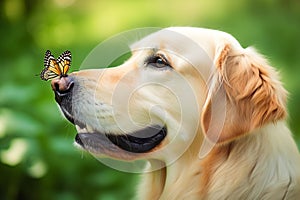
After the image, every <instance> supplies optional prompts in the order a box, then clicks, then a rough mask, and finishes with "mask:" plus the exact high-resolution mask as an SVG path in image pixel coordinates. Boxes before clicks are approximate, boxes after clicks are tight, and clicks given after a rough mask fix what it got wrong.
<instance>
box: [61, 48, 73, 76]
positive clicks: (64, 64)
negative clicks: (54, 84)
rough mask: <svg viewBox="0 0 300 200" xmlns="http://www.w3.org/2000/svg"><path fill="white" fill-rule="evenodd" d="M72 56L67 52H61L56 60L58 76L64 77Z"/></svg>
mask: <svg viewBox="0 0 300 200" xmlns="http://www.w3.org/2000/svg"><path fill="white" fill-rule="evenodd" d="M71 60H72V55H71V52H70V51H69V50H67V51H65V52H63V53H62V54H61V55H60V56H59V57H58V59H57V64H58V67H59V70H60V72H61V74H60V76H66V75H67V72H68V71H69V69H70V65H71Z"/></svg>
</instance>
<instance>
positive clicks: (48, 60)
mask: <svg viewBox="0 0 300 200" xmlns="http://www.w3.org/2000/svg"><path fill="white" fill-rule="evenodd" d="M71 60H72V55H71V52H70V51H69V50H67V51H65V52H63V53H62V54H60V56H58V58H57V59H55V58H54V56H53V55H52V53H51V51H49V50H47V51H46V53H45V58H44V69H43V70H42V72H41V74H40V77H41V79H42V80H45V81H47V80H51V79H54V78H57V77H65V76H68V75H67V72H68V71H69V68H70V65H71Z"/></svg>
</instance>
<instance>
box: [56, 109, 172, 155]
mask: <svg viewBox="0 0 300 200" xmlns="http://www.w3.org/2000/svg"><path fill="white" fill-rule="evenodd" d="M61 111H62V113H63V114H64V116H65V117H66V119H67V120H69V121H70V122H71V123H72V124H74V125H75V126H76V129H77V132H78V133H77V134H76V136H75V145H76V146H77V147H79V148H81V149H84V150H86V151H88V152H90V153H92V154H94V155H97V156H105V157H106V156H109V157H113V158H118V159H125V160H132V159H136V158H138V157H140V156H144V154H146V153H150V152H153V151H154V150H155V149H156V148H157V147H158V146H159V145H160V144H161V143H162V141H163V140H164V139H165V137H166V136H167V127H166V126H161V125H151V126H146V127H144V128H141V129H139V130H136V131H133V132H131V133H124V134H122V135H120V134H113V133H109V134H108V133H105V132H102V131H98V130H96V129H94V128H93V127H90V126H87V125H85V124H86V123H82V122H80V121H78V120H76V119H74V117H73V115H72V114H70V113H69V112H68V110H67V109H64V107H62V106H61Z"/></svg>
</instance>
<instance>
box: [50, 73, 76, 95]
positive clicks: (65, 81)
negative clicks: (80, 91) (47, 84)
mask: <svg viewBox="0 0 300 200" xmlns="http://www.w3.org/2000/svg"><path fill="white" fill-rule="evenodd" d="M73 86H74V81H73V79H72V78H71V77H69V76H66V77H61V78H60V79H54V80H52V81H51V87H52V90H53V91H54V92H55V93H56V94H58V95H64V94H66V93H69V92H70V91H71V90H72V88H73Z"/></svg>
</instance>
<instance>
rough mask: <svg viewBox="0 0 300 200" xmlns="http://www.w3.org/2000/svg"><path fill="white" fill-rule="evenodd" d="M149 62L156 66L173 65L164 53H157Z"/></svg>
mask: <svg viewBox="0 0 300 200" xmlns="http://www.w3.org/2000/svg"><path fill="white" fill-rule="evenodd" d="M147 64H148V65H151V66H153V67H156V68H165V67H171V66H170V64H169V62H168V60H167V59H166V58H165V57H164V56H163V55H155V56H152V57H150V58H149V59H148V62H147Z"/></svg>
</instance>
